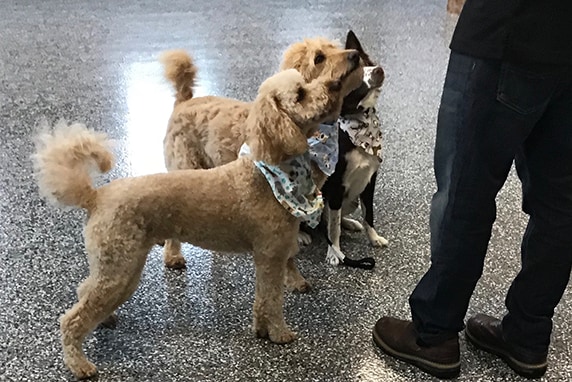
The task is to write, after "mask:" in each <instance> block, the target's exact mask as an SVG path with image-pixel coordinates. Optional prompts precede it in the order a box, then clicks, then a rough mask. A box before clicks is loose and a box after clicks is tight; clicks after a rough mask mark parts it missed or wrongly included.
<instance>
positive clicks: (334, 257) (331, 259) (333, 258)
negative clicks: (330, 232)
mask: <svg viewBox="0 0 572 382" xmlns="http://www.w3.org/2000/svg"><path fill="white" fill-rule="evenodd" d="M326 261H327V262H328V264H330V265H338V264H340V258H339V257H338V253H337V251H336V250H335V249H334V247H332V246H331V245H328V253H326Z"/></svg>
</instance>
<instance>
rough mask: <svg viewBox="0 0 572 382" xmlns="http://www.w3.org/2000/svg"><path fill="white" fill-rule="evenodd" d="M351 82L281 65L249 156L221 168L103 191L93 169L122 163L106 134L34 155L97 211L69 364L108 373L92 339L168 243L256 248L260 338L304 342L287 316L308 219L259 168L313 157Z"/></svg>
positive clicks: (255, 124) (71, 134) (69, 134)
mask: <svg viewBox="0 0 572 382" xmlns="http://www.w3.org/2000/svg"><path fill="white" fill-rule="evenodd" d="M341 87H342V86H341V83H340V82H339V81H331V80H329V79H325V80H324V79H317V80H314V81H312V82H311V83H309V84H308V83H307V82H306V81H305V80H304V78H303V77H302V75H301V74H300V73H299V72H297V71H296V70H294V69H291V70H287V71H283V72H280V73H278V74H276V75H274V76H273V77H271V78H269V79H268V80H266V81H265V82H264V83H263V84H262V85H261V86H260V89H259V93H258V96H257V98H256V100H255V101H254V103H253V104H252V105H251V107H250V112H249V113H248V118H247V119H246V121H245V128H244V136H245V140H246V143H247V144H248V145H249V147H250V152H251V154H250V155H249V156H242V157H240V158H239V159H237V160H235V161H233V162H231V163H229V164H226V165H224V166H221V167H216V168H213V169H210V170H185V171H173V172H170V173H164V174H154V175H148V176H141V177H133V178H123V179H118V180H114V181H112V182H111V183H109V184H106V185H104V186H102V187H100V188H94V187H93V185H92V178H91V176H90V172H91V170H93V169H97V170H99V171H100V172H107V171H109V170H110V169H111V167H112V162H113V158H112V154H111V152H110V150H109V145H108V143H109V142H108V141H107V138H106V136H105V135H104V134H102V133H96V132H94V131H91V130H88V129H87V128H86V127H85V126H84V125H80V124H75V125H70V126H67V125H66V124H65V123H63V124H60V125H58V126H56V127H55V128H54V129H53V131H49V130H48V131H46V132H43V133H42V134H40V135H39V136H38V138H37V140H36V144H37V151H36V153H35V154H34V156H33V159H34V163H35V169H36V176H37V179H38V184H39V189H40V193H41V195H42V196H44V197H46V198H47V199H48V200H49V201H51V202H53V203H58V204H60V205H66V206H74V207H81V208H83V209H85V210H86V211H87V214H88V220H87V223H86V226H85V229H84V237H85V248H86V251H87V255H88V262H89V271H90V273H89V276H88V277H87V278H86V279H85V280H84V281H83V282H82V283H81V285H80V286H79V287H78V289H77V294H78V302H77V303H76V304H75V305H74V306H73V307H72V308H71V309H70V310H68V311H67V312H66V313H65V314H64V315H63V316H62V318H61V320H60V326H61V336H62V346H63V353H64V362H65V364H66V365H67V367H68V368H69V369H70V370H71V372H72V373H73V374H74V375H75V376H76V377H78V378H87V377H90V376H93V375H94V374H96V367H95V365H94V364H93V363H91V362H90V361H89V360H88V359H87V358H86V356H85V354H84V352H83V349H82V343H83V341H84V338H85V337H86V335H88V333H90V331H92V330H93V329H94V328H96V326H97V325H98V324H99V323H101V322H103V321H104V320H106V319H107V318H109V317H110V316H111V315H112V314H113V312H114V310H115V309H117V308H118V307H119V306H120V305H121V304H123V303H124V302H125V301H126V300H127V299H128V298H129V297H130V296H131V295H132V294H133V293H134V292H135V290H136V289H137V286H138V284H139V280H140V277H141V272H142V270H143V266H144V264H145V261H146V258H147V253H148V252H149V250H150V249H151V247H152V246H153V245H154V244H155V243H157V242H158V241H161V240H166V239H176V240H179V241H183V242H190V243H192V244H194V245H197V246H200V247H203V248H206V249H210V250H214V251H221V252H250V253H252V255H253V257H254V264H255V272H256V287H255V299H254V309H253V330H254V332H255V334H256V335H257V336H259V337H267V338H269V339H270V340H271V341H272V342H275V343H286V342H290V341H292V340H294V339H295V338H296V334H295V333H294V332H293V331H291V330H290V328H289V327H288V326H287V324H286V322H285V321H284V316H283V302H284V300H283V298H284V296H283V289H284V280H286V281H287V283H290V284H300V283H302V284H303V283H305V280H304V278H303V277H302V276H301V275H300V274H299V272H298V271H297V269H296V268H295V266H293V262H292V261H291V260H292V258H293V257H294V255H295V254H296V253H297V251H298V243H297V233H298V226H299V219H298V218H296V217H294V216H293V215H292V214H290V213H289V212H288V211H287V210H286V209H285V208H284V207H283V206H282V205H281V204H280V203H279V202H278V201H277V200H276V198H275V197H274V194H273V192H272V190H271V187H270V185H269V183H268V181H267V180H266V178H265V177H264V176H263V175H262V173H261V171H260V170H259V169H258V167H256V166H257V163H261V162H258V161H262V163H265V164H268V165H277V166H279V165H281V163H284V161H286V160H288V159H291V158H293V157H295V158H298V156H300V155H301V154H303V153H305V152H306V151H307V149H308V146H307V140H306V139H307V135H308V134H310V131H311V129H312V128H313V127H314V126H315V124H316V123H317V122H319V121H321V120H323V119H324V118H325V117H326V116H327V115H329V114H331V113H332V111H333V110H336V109H337V108H339V100H340V96H339V94H340V91H341ZM308 178H309V176H308Z"/></svg>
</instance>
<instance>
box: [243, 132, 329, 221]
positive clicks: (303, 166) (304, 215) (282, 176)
mask: <svg viewBox="0 0 572 382" xmlns="http://www.w3.org/2000/svg"><path fill="white" fill-rule="evenodd" d="M249 154H250V147H248V145H247V144H246V143H245V144H243V145H242V147H241V148H240V152H239V156H245V155H249ZM254 165H255V166H256V167H257V168H258V169H259V170H260V172H261V173H262V175H264V177H265V178H266V180H267V181H268V184H269V185H270V187H271V188H272V192H273V193H274V197H275V198H276V200H278V202H279V203H280V204H281V205H282V207H284V208H285V209H286V210H287V211H288V212H290V213H291V214H292V215H294V216H295V217H297V218H300V219H302V220H303V221H304V222H306V223H307V224H308V225H309V226H310V227H311V228H315V227H317V226H318V223H319V222H320V217H321V216H322V210H323V208H324V201H323V199H322V194H321V193H320V191H319V190H318V189H317V187H316V185H315V184H314V181H313V180H312V174H311V171H310V153H309V152H306V153H304V154H303V155H299V156H296V157H294V158H292V159H289V160H288V161H286V162H283V163H281V164H280V165H278V166H274V165H269V164H267V163H264V162H262V161H254ZM334 167H335V166H334Z"/></svg>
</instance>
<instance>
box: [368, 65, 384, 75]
mask: <svg viewBox="0 0 572 382" xmlns="http://www.w3.org/2000/svg"><path fill="white" fill-rule="evenodd" d="M371 74H373V75H374V76H379V77H383V76H384V74H385V73H384V72H383V69H382V68H381V67H379V66H378V67H377V68H375V69H374V70H373V72H371Z"/></svg>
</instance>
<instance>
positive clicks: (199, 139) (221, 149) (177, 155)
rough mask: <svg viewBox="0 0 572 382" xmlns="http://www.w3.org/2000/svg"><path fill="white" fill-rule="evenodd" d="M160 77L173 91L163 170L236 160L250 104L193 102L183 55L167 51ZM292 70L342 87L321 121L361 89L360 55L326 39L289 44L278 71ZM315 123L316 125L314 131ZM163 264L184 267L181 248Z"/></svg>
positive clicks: (190, 69) (172, 244)
mask: <svg viewBox="0 0 572 382" xmlns="http://www.w3.org/2000/svg"><path fill="white" fill-rule="evenodd" d="M161 61H162V63H163V65H164V67H165V76H166V77H167V79H168V80H169V81H171V82H172V83H173V85H174V87H175V89H176V91H177V93H176V96H175V97H176V101H175V108H174V110H173V113H172V115H171V118H170V120H169V125H168V128H167V135H166V136H165V140H164V150H165V164H166V167H167V170H168V171H173V170H186V169H199V168H204V169H207V168H213V167H216V166H220V165H223V164H226V163H229V162H231V161H233V160H235V159H236V158H237V156H238V151H239V149H240V146H241V145H242V144H243V143H244V140H245V121H246V119H247V117H248V114H249V111H250V108H251V105H252V104H251V103H249V102H242V101H238V100H234V99H228V98H222V97H213V96H208V97H199V98H192V97H193V86H194V81H195V75H196V71H197V70H196V68H195V66H194V65H193V62H192V60H191V57H190V56H189V55H188V54H187V53H186V52H184V51H181V50H176V51H168V52H165V53H164V54H163V55H162V56H161ZM288 68H294V69H297V70H298V71H299V72H300V73H301V74H302V75H303V76H304V79H305V80H306V81H308V82H309V81H311V80H313V79H315V78H318V77H319V76H326V77H328V78H330V79H333V80H340V81H341V82H342V90H341V92H340V106H339V108H336V109H334V110H332V112H331V113H330V115H329V116H328V117H327V118H325V119H324V120H335V119H336V118H337V117H338V115H339V113H340V109H341V104H342V99H343V98H344V97H345V96H346V95H347V94H349V93H350V92H351V91H352V90H354V89H355V88H356V87H358V86H359V85H360V84H361V81H362V77H363V70H362V66H361V65H360V57H359V53H358V52H357V51H356V50H351V49H343V48H341V47H339V46H338V45H337V44H335V43H334V42H332V41H330V40H327V39H325V38H314V39H306V40H304V41H302V42H298V43H295V44H293V45H291V46H290V47H289V48H288V49H287V50H286V52H285V53H284V58H283V62H282V64H281V70H285V69H288ZM317 128H318V123H316V124H315V128H314V130H315V129H317ZM313 174H314V177H315V181H316V184H317V185H318V187H321V185H322V184H323V183H324V182H325V180H326V177H325V175H323V174H322V172H321V171H319V169H318V168H317V166H314V167H313ZM164 260H165V265H166V266H167V267H169V268H183V267H184V266H185V259H184V257H183V255H182V254H181V243H180V242H178V241H176V240H168V241H166V242H165V250H164Z"/></svg>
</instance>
